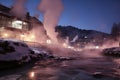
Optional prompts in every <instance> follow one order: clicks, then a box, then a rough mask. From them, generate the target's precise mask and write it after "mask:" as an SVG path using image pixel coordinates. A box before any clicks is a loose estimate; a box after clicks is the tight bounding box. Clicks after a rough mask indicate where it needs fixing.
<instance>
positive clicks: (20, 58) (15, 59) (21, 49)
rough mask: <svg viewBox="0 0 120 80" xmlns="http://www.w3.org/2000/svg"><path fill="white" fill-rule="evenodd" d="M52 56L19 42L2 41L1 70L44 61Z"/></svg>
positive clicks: (0, 45)
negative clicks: (37, 60)
mask: <svg viewBox="0 0 120 80" xmlns="http://www.w3.org/2000/svg"><path fill="white" fill-rule="evenodd" d="M48 56H50V55H49V54H48V53H47V52H45V51H43V50H35V49H33V48H30V47H29V46H28V45H27V44H26V43H24V42H22V41H17V40H12V39H11V40H10V39H0V64H1V66H0V69H1V68H4V67H9V66H10V67H11V66H14V65H20V64H23V63H26V62H30V61H31V60H33V59H43V58H45V57H48Z"/></svg>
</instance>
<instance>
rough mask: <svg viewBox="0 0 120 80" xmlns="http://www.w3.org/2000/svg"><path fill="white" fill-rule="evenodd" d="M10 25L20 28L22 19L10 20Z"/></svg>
mask: <svg viewBox="0 0 120 80" xmlns="http://www.w3.org/2000/svg"><path fill="white" fill-rule="evenodd" d="M12 27H14V28H17V29H22V21H18V20H17V21H13V22H12Z"/></svg>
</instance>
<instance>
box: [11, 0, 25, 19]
mask: <svg viewBox="0 0 120 80" xmlns="http://www.w3.org/2000/svg"><path fill="white" fill-rule="evenodd" d="M25 3H26V0H15V2H14V4H13V6H12V10H11V13H13V14H14V15H15V16H16V17H18V18H23V17H25V14H26V8H25Z"/></svg>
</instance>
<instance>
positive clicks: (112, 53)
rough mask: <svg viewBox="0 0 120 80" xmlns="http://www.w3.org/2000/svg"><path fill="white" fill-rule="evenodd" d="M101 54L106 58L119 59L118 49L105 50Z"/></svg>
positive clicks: (119, 52)
mask: <svg viewBox="0 0 120 80" xmlns="http://www.w3.org/2000/svg"><path fill="white" fill-rule="evenodd" d="M102 53H103V54H104V55H107V56H114V57H120V47H112V48H107V49H104V50H103V51H102Z"/></svg>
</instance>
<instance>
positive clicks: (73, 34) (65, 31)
mask: <svg viewBox="0 0 120 80" xmlns="http://www.w3.org/2000/svg"><path fill="white" fill-rule="evenodd" d="M56 32H58V39H59V40H63V39H64V40H65V39H66V38H67V37H69V41H71V42H72V41H74V42H75V43H77V42H95V43H101V42H103V41H105V40H107V39H109V38H110V34H107V33H103V32H99V31H95V30H83V29H78V28H76V27H73V26H57V27H56ZM75 38H76V39H75Z"/></svg>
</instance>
